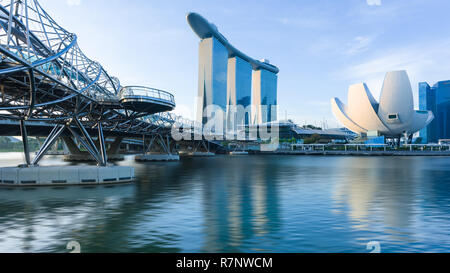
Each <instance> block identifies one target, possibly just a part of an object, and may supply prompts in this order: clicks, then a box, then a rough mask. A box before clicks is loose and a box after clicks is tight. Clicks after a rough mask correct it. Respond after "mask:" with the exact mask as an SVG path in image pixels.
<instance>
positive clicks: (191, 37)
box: [40, 0, 450, 127]
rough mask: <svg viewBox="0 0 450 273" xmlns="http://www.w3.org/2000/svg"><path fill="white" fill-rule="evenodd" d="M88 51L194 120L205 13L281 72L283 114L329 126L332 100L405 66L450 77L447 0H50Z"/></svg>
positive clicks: (433, 77) (416, 77)
mask: <svg viewBox="0 0 450 273" xmlns="http://www.w3.org/2000/svg"><path fill="white" fill-rule="evenodd" d="M40 3H41V5H42V6H43V7H44V9H46V10H47V12H48V13H49V14H50V15H51V16H52V17H53V18H54V19H55V20H56V21H57V22H58V23H59V24H60V25H61V26H63V27H64V28H66V29H67V30H69V31H71V32H74V33H76V34H77V36H78V40H79V44H80V46H81V48H82V49H83V51H84V52H85V54H86V55H87V56H89V57H90V58H92V59H94V60H97V61H99V62H100V63H101V64H102V65H103V66H104V67H105V69H106V70H107V71H108V72H109V73H110V74H111V75H114V76H117V77H119V78H120V80H121V83H122V85H146V86H152V87H155V88H161V89H165V90H169V91H171V92H173V94H174V95H175V98H176V101H177V112H178V113H182V114H183V115H184V116H187V117H193V116H194V115H193V113H195V111H194V110H195V109H194V107H193V105H194V103H195V97H196V95H197V80H198V79H197V74H198V43H199V39H198V37H197V36H196V35H195V34H194V33H193V32H192V31H191V29H190V27H189V26H188V24H187V22H186V18H185V16H186V13H187V12H189V11H195V12H198V13H200V14H202V15H203V16H204V17H205V18H207V19H208V20H209V21H211V22H213V23H214V24H215V25H217V26H218V28H219V31H220V32H221V33H222V34H224V35H225V37H227V39H228V40H229V41H230V42H231V43H232V44H233V45H234V46H236V47H237V48H239V49H240V50H241V51H243V52H245V53H247V54H248V55H250V56H252V57H253V58H255V59H261V58H267V59H269V60H270V61H271V62H272V63H273V64H275V65H277V66H278V67H279V68H280V73H279V83H278V102H279V113H280V118H282V119H284V117H285V115H286V112H287V117H288V118H291V119H293V120H294V121H296V122H298V123H300V124H304V123H311V124H317V125H321V124H322V122H323V120H326V121H327V123H328V126H329V127H334V126H337V125H338V123H337V121H336V120H335V118H334V117H333V114H332V113H331V107H330V99H331V98H332V97H339V98H341V99H342V100H343V101H346V99H347V89H348V86H349V85H350V84H354V83H358V82H366V83H367V84H368V86H369V88H370V90H371V91H372V93H373V94H374V96H375V97H376V98H378V97H379V93H380V89H381V85H382V81H383V78H384V74H385V72H387V71H390V70H397V69H405V70H407V71H408V74H409V76H410V79H411V82H412V87H413V91H414V93H415V99H416V105H417V84H418V82H420V81H428V82H430V83H434V82H436V81H438V80H447V79H450V35H449V34H450V16H448V10H449V9H450V2H449V1H447V0H408V1H405V0H339V1H336V0H309V1H306V0H295V1H294V0H292V1H288V0H284V1H283V0H278V1H270V0H248V1H243V0H239V1H236V0H227V1H216V0H208V1H207V0H202V1H200V0H166V1H160V0H157V1H153V0H89V1H88V0H41V1H40Z"/></svg>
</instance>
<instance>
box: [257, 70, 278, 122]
mask: <svg viewBox="0 0 450 273" xmlns="http://www.w3.org/2000/svg"><path fill="white" fill-rule="evenodd" d="M252 81H253V87H252V88H253V90H252V93H253V101H252V104H253V106H254V109H255V113H253V114H252V115H253V124H262V123H265V122H271V121H275V120H277V111H276V106H277V81H278V77H277V75H276V74H275V73H272V72H270V71H267V70H265V69H260V70H256V71H253V80H252Z"/></svg>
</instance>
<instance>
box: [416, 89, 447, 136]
mask: <svg viewBox="0 0 450 273" xmlns="http://www.w3.org/2000/svg"><path fill="white" fill-rule="evenodd" d="M419 108H420V110H429V111H432V112H433V114H434V116H435V118H434V120H433V121H432V122H431V123H430V125H429V126H428V127H426V128H424V129H422V130H421V131H420V134H419V136H420V137H421V138H422V141H423V143H437V142H438V141H439V140H440V139H450V81H440V82H438V83H436V84H435V85H433V87H430V85H429V84H428V83H426V82H421V83H419Z"/></svg>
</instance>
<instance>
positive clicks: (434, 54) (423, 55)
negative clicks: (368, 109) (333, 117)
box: [335, 40, 450, 96]
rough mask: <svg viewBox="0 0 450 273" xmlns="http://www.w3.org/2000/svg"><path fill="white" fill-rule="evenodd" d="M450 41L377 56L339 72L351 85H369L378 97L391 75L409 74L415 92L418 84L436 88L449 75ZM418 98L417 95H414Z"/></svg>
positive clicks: (400, 49)
mask: <svg viewBox="0 0 450 273" xmlns="http://www.w3.org/2000/svg"><path fill="white" fill-rule="evenodd" d="M449 47H450V40H441V41H435V42H433V43H428V44H421V45H415V46H409V47H401V48H396V49H394V50H390V51H384V52H380V53H378V54H377V55H376V56H375V57H373V58H371V59H368V60H366V61H364V62H361V63H357V64H354V65H351V66H348V67H347V68H345V69H343V70H341V71H338V72H336V73H335V74H336V75H338V77H339V78H341V79H344V80H347V81H351V82H352V83H357V82H366V83H367V84H368V86H369V88H370V90H371V91H372V92H373V94H374V95H375V96H377V94H379V93H380V92H381V86H382V83H383V79H384V76H385V74H386V72H388V71H394V70H406V71H407V72H408V75H409V77H410V80H411V85H412V88H413V90H414V91H417V85H418V82H422V81H427V82H429V83H430V84H434V83H435V82H437V81H441V80H447V79H448V78H449V77H450V75H449V73H448V71H450V62H449V61H448V60H450V52H449V51H448V48H449ZM415 95H416V92H415Z"/></svg>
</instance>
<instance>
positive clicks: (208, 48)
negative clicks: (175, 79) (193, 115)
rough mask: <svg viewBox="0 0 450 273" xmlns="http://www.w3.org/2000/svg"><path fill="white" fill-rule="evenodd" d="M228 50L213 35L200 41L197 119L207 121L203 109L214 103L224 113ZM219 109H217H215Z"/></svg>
mask: <svg viewBox="0 0 450 273" xmlns="http://www.w3.org/2000/svg"><path fill="white" fill-rule="evenodd" d="M227 71H228V51H227V49H226V48H225V46H224V45H223V44H222V43H221V42H220V41H218V40H217V39H216V38H215V37H211V38H206V39H203V40H201V41H200V46H199V71H198V83H199V84H198V98H199V102H200V103H199V105H198V109H197V120H198V121H201V122H202V124H205V123H207V122H208V118H207V117H205V114H204V112H205V109H206V107H207V106H208V105H215V106H217V108H220V110H221V111H223V113H222V114H225V111H226V105H227V101H226V99H227ZM216 110H219V109H216Z"/></svg>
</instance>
